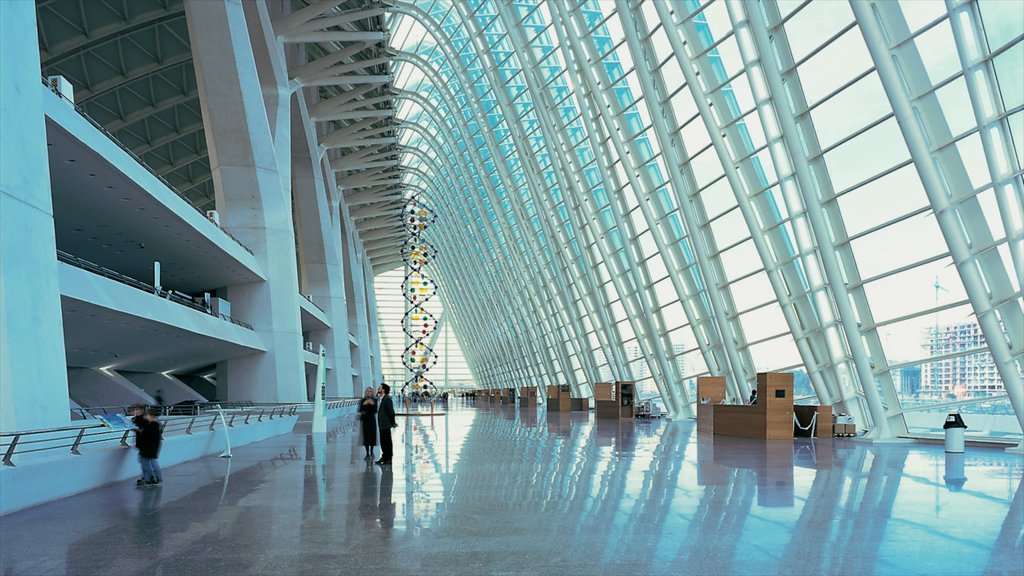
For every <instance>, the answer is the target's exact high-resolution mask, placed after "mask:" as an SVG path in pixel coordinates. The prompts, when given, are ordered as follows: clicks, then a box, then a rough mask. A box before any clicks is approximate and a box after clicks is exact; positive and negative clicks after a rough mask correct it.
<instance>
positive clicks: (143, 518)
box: [133, 490, 163, 558]
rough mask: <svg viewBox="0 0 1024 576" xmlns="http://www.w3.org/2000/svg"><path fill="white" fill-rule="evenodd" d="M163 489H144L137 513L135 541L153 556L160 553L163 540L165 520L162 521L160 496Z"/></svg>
mask: <svg viewBox="0 0 1024 576" xmlns="http://www.w3.org/2000/svg"><path fill="white" fill-rule="evenodd" d="M161 492H163V490H143V491H142V494H141V495H140V498H139V508H138V514H136V515H135V530H134V532H133V534H134V537H135V543H136V545H137V546H139V549H140V550H145V551H146V554H148V555H150V557H151V558H156V557H158V556H159V555H160V547H161V545H162V541H163V522H161V521H160V496H161Z"/></svg>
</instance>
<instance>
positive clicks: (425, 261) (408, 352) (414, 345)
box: [402, 194, 437, 394]
mask: <svg viewBox="0 0 1024 576" xmlns="http://www.w3.org/2000/svg"><path fill="white" fill-rule="evenodd" d="M402 216H403V218H402V223H403V225H404V226H405V230H406V232H408V234H409V236H408V237H407V238H406V239H405V242H404V243H403V244H402V260H403V262H405V278H404V279H403V280H402V295H403V297H404V298H405V302H406V305H405V314H404V315H403V316H402V331H403V332H405V334H406V335H407V336H408V337H409V344H408V346H406V348H405V351H404V352H403V353H402V364H403V365H404V366H405V368H406V370H408V371H409V373H410V377H409V379H408V380H406V382H405V384H404V385H403V386H402V393H403V394H407V393H408V392H409V390H408V389H409V388H412V390H413V391H427V390H429V391H430V392H431V394H433V393H435V392H436V391H437V387H436V386H434V383H433V382H431V380H430V379H429V378H427V375H426V374H427V371H428V370H430V369H431V368H432V367H433V366H434V365H435V364H437V355H436V354H435V353H434V350H433V348H431V346H430V342H431V339H432V338H431V337H432V336H433V334H434V331H435V330H436V329H437V317H436V316H435V315H434V314H433V312H431V310H430V306H429V303H430V301H431V299H433V298H434V297H435V296H436V295H437V283H436V282H435V281H434V279H433V278H431V277H430V276H429V275H427V273H426V272H425V271H424V267H426V266H427V265H429V264H430V263H431V262H432V261H433V260H434V258H436V257H437V249H436V248H435V247H434V246H433V245H432V244H431V243H430V242H428V241H427V240H426V238H424V233H425V232H426V230H427V228H428V227H429V226H430V225H431V224H433V223H434V221H435V220H436V219H437V214H436V213H435V212H434V211H433V209H431V208H430V206H428V205H427V204H426V203H425V202H424V201H423V199H422V198H421V196H420V194H414V195H413V196H411V197H410V198H409V200H408V201H407V202H406V204H405V208H404V210H403V212H402Z"/></svg>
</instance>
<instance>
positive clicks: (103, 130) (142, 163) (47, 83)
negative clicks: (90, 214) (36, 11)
mask: <svg viewBox="0 0 1024 576" xmlns="http://www.w3.org/2000/svg"><path fill="white" fill-rule="evenodd" d="M43 86H46V87H47V88H50V81H49V79H47V78H46V77H45V76H43ZM50 91H51V92H53V93H54V94H56V95H57V97H58V98H60V99H61V100H64V101H65V102H67V103H68V104H70V105H71V107H72V108H74V110H75V112H78V114H79V115H80V116H81V117H82V118H85V119H86V120H87V121H88V122H89V124H92V126H93V128H96V129H97V130H99V131H100V132H101V133H102V134H103V135H104V136H106V137H107V138H108V139H109V140H110V141H111V142H113V143H114V144H117V146H118V148H120V149H121V150H124V151H125V152H127V153H128V155H129V156H131V157H132V159H133V160H135V161H136V162H138V163H139V165H140V166H142V167H143V168H145V169H146V170H147V171H148V172H149V173H150V174H152V175H153V176H155V177H156V179H157V180H159V181H160V182H161V183H162V184H163V185H164V186H167V188H168V189H169V190H170V191H171V192H174V194H175V195H176V196H178V197H179V198H181V199H182V200H184V201H185V203H186V204H188V205H189V206H191V207H192V208H194V209H195V211H196V212H199V213H200V214H202V215H203V217H204V218H205V217H206V214H204V213H203V209H202V208H200V207H199V206H196V205H195V203H193V202H192V200H189V198H188V196H185V195H184V194H182V193H181V192H180V191H179V190H178V189H177V188H175V187H174V186H172V185H171V183H170V182H168V181H167V179H166V178H164V177H163V176H161V175H160V173H159V172H157V171H156V170H154V169H153V168H152V167H150V165H149V164H146V162H145V161H144V160H143V159H142V158H139V156H138V154H136V153H135V152H133V151H132V149H131V148H129V147H127V146H125V145H124V144H122V143H121V141H120V140H118V139H117V138H116V137H115V136H114V135H113V134H111V133H110V132H108V131H107V129H106V128H104V127H103V125H102V124H100V123H99V122H97V121H95V120H93V119H92V116H89V114H87V113H86V112H85V110H83V109H82V107H80V106H79V105H78V104H75V103H74V102H72V101H71V100H68V99H67V98H66V97H65V96H64V95H63V94H61V93H60V92H58V91H57V90H53V89H52V88H51V90H50ZM210 223H211V224H213V225H214V226H216V227H217V228H220V231H221V232H223V233H225V234H227V236H228V237H229V238H231V239H232V240H234V241H235V243H236V244H238V245H239V246H241V247H242V249H243V250H245V251H246V252H248V253H249V254H252V255H253V256H255V254H253V251H252V250H250V249H249V247H248V246H246V245H245V244H242V241H241V240H239V239H238V238H235V237H234V235H232V234H231V232H228V231H227V230H225V229H224V228H222V227H221V225H220V224H217V223H216V222H212V221H211V222H210Z"/></svg>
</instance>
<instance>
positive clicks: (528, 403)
mask: <svg viewBox="0 0 1024 576" xmlns="http://www.w3.org/2000/svg"><path fill="white" fill-rule="evenodd" d="M519 407H520V408H536V407H537V387H536V386H527V387H525V388H520V389H519Z"/></svg>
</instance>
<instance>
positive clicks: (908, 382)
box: [892, 366, 921, 398]
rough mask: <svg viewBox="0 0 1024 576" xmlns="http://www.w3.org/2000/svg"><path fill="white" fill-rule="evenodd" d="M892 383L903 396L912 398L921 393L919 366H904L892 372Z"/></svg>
mask: <svg viewBox="0 0 1024 576" xmlns="http://www.w3.org/2000/svg"><path fill="white" fill-rule="evenodd" d="M892 379H893V385H894V386H896V389H897V390H899V394H900V396H902V397H903V398H914V397H917V395H918V394H920V393H921V367H920V366H905V367H903V368H900V369H898V370H893V372H892Z"/></svg>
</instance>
